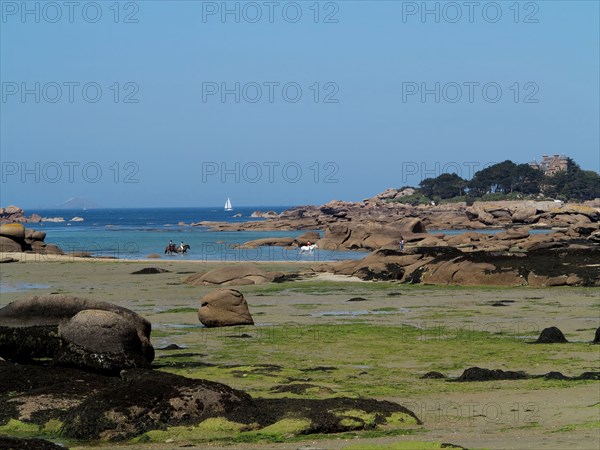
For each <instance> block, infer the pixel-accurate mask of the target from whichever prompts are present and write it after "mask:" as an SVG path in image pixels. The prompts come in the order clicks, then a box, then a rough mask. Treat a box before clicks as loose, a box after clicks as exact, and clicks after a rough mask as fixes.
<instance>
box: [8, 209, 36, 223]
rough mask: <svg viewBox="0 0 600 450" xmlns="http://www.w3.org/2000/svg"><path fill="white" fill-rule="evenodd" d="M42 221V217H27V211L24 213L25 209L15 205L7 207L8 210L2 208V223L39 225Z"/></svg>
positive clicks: (34, 215) (33, 215)
mask: <svg viewBox="0 0 600 450" xmlns="http://www.w3.org/2000/svg"><path fill="white" fill-rule="evenodd" d="M41 221H42V217H41V216H39V215H37V214H32V215H31V216H29V217H27V216H25V211H23V209H21V208H19V207H17V206H14V205H10V206H7V207H6V208H0V223H3V222H9V223H37V222H41Z"/></svg>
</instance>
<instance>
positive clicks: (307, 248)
mask: <svg viewBox="0 0 600 450" xmlns="http://www.w3.org/2000/svg"><path fill="white" fill-rule="evenodd" d="M315 248H317V244H311V245H303V246H302V247H300V254H301V255H302V254H304V253H308V254H311V255H312V254H313V252H314V251H315Z"/></svg>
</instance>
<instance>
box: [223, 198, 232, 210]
mask: <svg viewBox="0 0 600 450" xmlns="http://www.w3.org/2000/svg"><path fill="white" fill-rule="evenodd" d="M225 211H233V206H231V200H229V197H227V201H226V202H225Z"/></svg>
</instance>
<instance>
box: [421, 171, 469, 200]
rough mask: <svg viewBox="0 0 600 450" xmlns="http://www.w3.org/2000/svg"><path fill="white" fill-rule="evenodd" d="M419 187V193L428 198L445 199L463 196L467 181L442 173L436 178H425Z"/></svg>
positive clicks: (454, 175)
mask: <svg viewBox="0 0 600 450" xmlns="http://www.w3.org/2000/svg"><path fill="white" fill-rule="evenodd" d="M419 186H420V192H421V193H422V194H423V195H425V196H427V197H429V198H434V197H440V198H442V199H446V198H452V197H456V196H459V195H463V192H464V189H465V187H466V186H467V181H466V180H464V179H463V178H461V177H459V176H458V175H457V174H455V173H443V174H441V175H440V176H438V177H436V178H425V179H424V180H423V181H421V183H419Z"/></svg>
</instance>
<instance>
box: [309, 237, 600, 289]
mask: <svg viewBox="0 0 600 450" xmlns="http://www.w3.org/2000/svg"><path fill="white" fill-rule="evenodd" d="M599 259H600V247H598V246H581V247H576V248H568V247H567V246H566V244H561V245H559V246H558V247H557V248H540V249H534V250H529V251H526V252H524V251H516V252H510V251H509V246H507V245H505V246H503V247H502V248H500V247H499V246H493V245H491V244H490V243H488V246H487V247H486V248H485V249H484V250H476V251H474V250H472V249H469V251H462V249H459V248H455V247H449V246H443V247H414V248H411V249H408V250H406V251H404V252H402V251H400V250H398V249H395V248H381V249H379V250H376V251H374V252H372V253H371V254H369V255H367V256H366V257H365V258H363V259H361V260H358V261H340V262H335V263H328V264H320V265H317V266H315V267H314V268H313V269H314V270H315V271H316V272H330V273H335V274H341V275H352V276H356V277H359V278H362V279H365V280H397V281H400V282H402V283H409V284H414V283H426V284H441V285H467V286H469V285H480V286H485V285H491V286H526V285H531V286H563V285H581V286H600V274H599V273H598V270H597V267H596V264H597V261H598V260H599ZM557 260H560V264H557V263H556V261H557Z"/></svg>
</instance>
